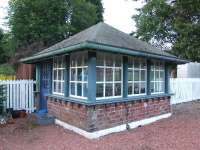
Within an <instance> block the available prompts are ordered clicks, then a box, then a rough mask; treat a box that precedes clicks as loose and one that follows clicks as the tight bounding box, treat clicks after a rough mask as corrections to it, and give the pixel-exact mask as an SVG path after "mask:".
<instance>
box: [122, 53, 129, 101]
mask: <svg viewBox="0 0 200 150" xmlns="http://www.w3.org/2000/svg"><path fill="white" fill-rule="evenodd" d="M127 97H128V57H127V56H123V98H127Z"/></svg>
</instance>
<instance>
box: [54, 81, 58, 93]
mask: <svg viewBox="0 0 200 150" xmlns="http://www.w3.org/2000/svg"><path fill="white" fill-rule="evenodd" d="M53 89H54V90H53V91H54V92H56V91H57V88H56V82H53Z"/></svg>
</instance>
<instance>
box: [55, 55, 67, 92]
mask: <svg viewBox="0 0 200 150" xmlns="http://www.w3.org/2000/svg"><path fill="white" fill-rule="evenodd" d="M64 63H65V56H56V57H54V59H53V94H58V95H64V70H65V65H64Z"/></svg>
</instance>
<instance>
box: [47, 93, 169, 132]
mask: <svg viewBox="0 0 200 150" xmlns="http://www.w3.org/2000/svg"><path fill="white" fill-rule="evenodd" d="M48 111H49V113H50V114H52V115H54V116H55V117H57V118H58V119H60V120H62V121H64V122H67V123H69V124H71V125H74V126H76V127H79V128H81V129H84V130H86V131H89V132H92V131H98V130H101V129H106V128H110V127H114V126H117V125H121V124H125V123H128V122H133V121H138V120H142V119H145V118H149V117H154V116H158V115H161V114H166V113H169V112H171V107H170V97H159V98H154V99H147V100H137V101H131V102H117V103H114V104H98V105H96V106H87V105H82V104H77V103H72V102H67V101H62V100H59V99H56V98H48Z"/></svg>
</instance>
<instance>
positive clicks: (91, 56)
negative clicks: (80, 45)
mask: <svg viewBox="0 0 200 150" xmlns="http://www.w3.org/2000/svg"><path fill="white" fill-rule="evenodd" d="M87 94H88V101H90V102H95V101H96V52H92V51H89V52H88V92H87Z"/></svg>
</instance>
